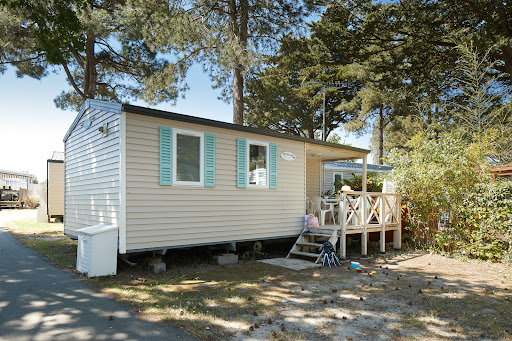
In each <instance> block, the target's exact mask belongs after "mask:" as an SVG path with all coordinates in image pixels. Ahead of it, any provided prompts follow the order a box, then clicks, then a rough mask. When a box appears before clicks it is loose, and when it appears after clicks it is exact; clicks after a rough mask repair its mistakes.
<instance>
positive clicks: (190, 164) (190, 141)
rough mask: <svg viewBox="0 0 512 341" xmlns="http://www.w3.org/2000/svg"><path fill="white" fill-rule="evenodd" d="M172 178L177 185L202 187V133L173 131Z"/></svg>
mask: <svg viewBox="0 0 512 341" xmlns="http://www.w3.org/2000/svg"><path fill="white" fill-rule="evenodd" d="M173 132H174V135H173V147H174V150H173V157H174V160H173V161H174V162H173V176H174V179H173V180H174V183H175V184H178V185H180V184H181V185H202V184H203V174H204V158H203V150H204V136H203V134H202V133H197V132H193V131H186V130H180V129H173Z"/></svg>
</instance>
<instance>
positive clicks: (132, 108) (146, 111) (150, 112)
mask: <svg viewBox="0 0 512 341" xmlns="http://www.w3.org/2000/svg"><path fill="white" fill-rule="evenodd" d="M91 103H97V105H98V106H100V107H101V109H104V110H108V109H114V108H116V107H117V108H118V106H119V104H117V103H110V102H105V101H97V100H90V99H88V100H86V102H85V104H84V106H83V107H82V109H81V110H80V112H79V114H78V115H77V117H76V118H75V121H74V122H73V124H72V125H71V127H70V128H69V130H68V132H67V133H66V135H65V136H64V142H66V140H67V139H68V137H69V135H70V134H71V132H72V131H73V129H74V128H75V127H76V125H77V124H78V121H79V120H80V118H81V117H82V115H83V114H84V113H85V109H86V108H87V107H89V105H90V104H91ZM120 107H121V111H125V112H129V113H132V114H139V115H146V116H153V117H160V118H167V119H170V120H175V121H182V122H188V123H194V124H200V125H204V126H210V127H217V128H224V129H230V130H237V131H241V132H246V133H253V134H259V135H266V136H272V137H278V138H282V139H288V140H295V141H301V142H307V143H311V144H317V145H322V146H327V147H333V148H339V149H343V150H351V151H354V152H357V153H361V154H368V153H369V152H370V151H369V150H367V149H363V148H357V147H352V146H347V145H343V144H338V143H331V142H325V141H320V140H315V139H309V138H305V137H301V136H296V135H290V134H284V133H279V132H276V131H273V130H270V129H264V128H254V127H247V126H241V125H238V124H232V123H227V122H221V121H215V120H210V119H206V118H201V117H195V116H188V115H183V114H177V113H173V112H170V111H163V110H158V109H150V108H145V107H140V106H137V105H132V104H121V105H120Z"/></svg>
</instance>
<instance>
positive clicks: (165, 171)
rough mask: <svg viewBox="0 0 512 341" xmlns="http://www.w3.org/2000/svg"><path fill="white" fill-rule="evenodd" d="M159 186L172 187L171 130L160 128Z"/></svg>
mask: <svg viewBox="0 0 512 341" xmlns="http://www.w3.org/2000/svg"><path fill="white" fill-rule="evenodd" d="M160 185H167V186H169V185H172V129H171V128H164V127H160Z"/></svg>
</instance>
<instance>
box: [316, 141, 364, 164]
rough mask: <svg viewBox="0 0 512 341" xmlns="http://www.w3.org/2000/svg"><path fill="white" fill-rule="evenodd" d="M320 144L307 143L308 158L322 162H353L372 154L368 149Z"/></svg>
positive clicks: (326, 143) (321, 142)
mask: <svg viewBox="0 0 512 341" xmlns="http://www.w3.org/2000/svg"><path fill="white" fill-rule="evenodd" d="M318 142H320V143H318ZM318 142H316V141H315V143H310V142H306V158H308V159H309V158H311V159H320V160H322V161H338V160H353V159H362V158H363V157H365V156H366V155H368V153H369V152H370V151H369V150H367V149H362V148H356V147H352V146H345V145H342V144H335V143H329V142H323V141H318Z"/></svg>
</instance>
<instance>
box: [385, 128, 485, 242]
mask: <svg viewBox="0 0 512 341" xmlns="http://www.w3.org/2000/svg"><path fill="white" fill-rule="evenodd" d="M411 147H413V149H412V150H411V151H404V150H393V151H391V152H390V153H389V156H388V162H389V163H390V164H392V165H393V166H394V169H393V170H392V171H391V172H390V173H389V175H388V176H389V177H390V178H391V179H392V180H393V181H394V183H395V185H396V188H397V191H398V193H401V194H402V198H403V203H404V204H406V205H407V207H408V208H409V220H410V224H409V227H408V228H409V229H410V231H411V238H412V239H411V241H412V242H413V243H414V244H415V245H416V246H418V247H422V248H431V249H438V250H441V251H447V252H451V251H453V250H454V249H455V248H456V246H457V243H458V241H460V240H461V239H463V236H464V234H465V233H466V231H465V228H466V221H465V198H466V196H467V195H468V194H470V193H473V192H474V189H475V186H476V184H478V183H481V182H482V181H485V179H489V175H488V172H486V166H485V162H483V160H484V158H483V157H482V155H483V154H482V153H481V149H482V146H477V145H468V144H466V143H465V142H464V141H463V140H462V138H461V136H460V134H459V133H457V132H451V133H448V132H443V133H439V132H438V129H436V127H431V129H429V130H428V131H426V132H425V133H422V134H421V135H418V136H417V137H415V139H414V140H412V141H411ZM443 212H450V222H451V224H450V226H451V229H450V232H449V235H444V234H443V233H438V228H439V221H440V218H441V215H442V213H443Z"/></svg>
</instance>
